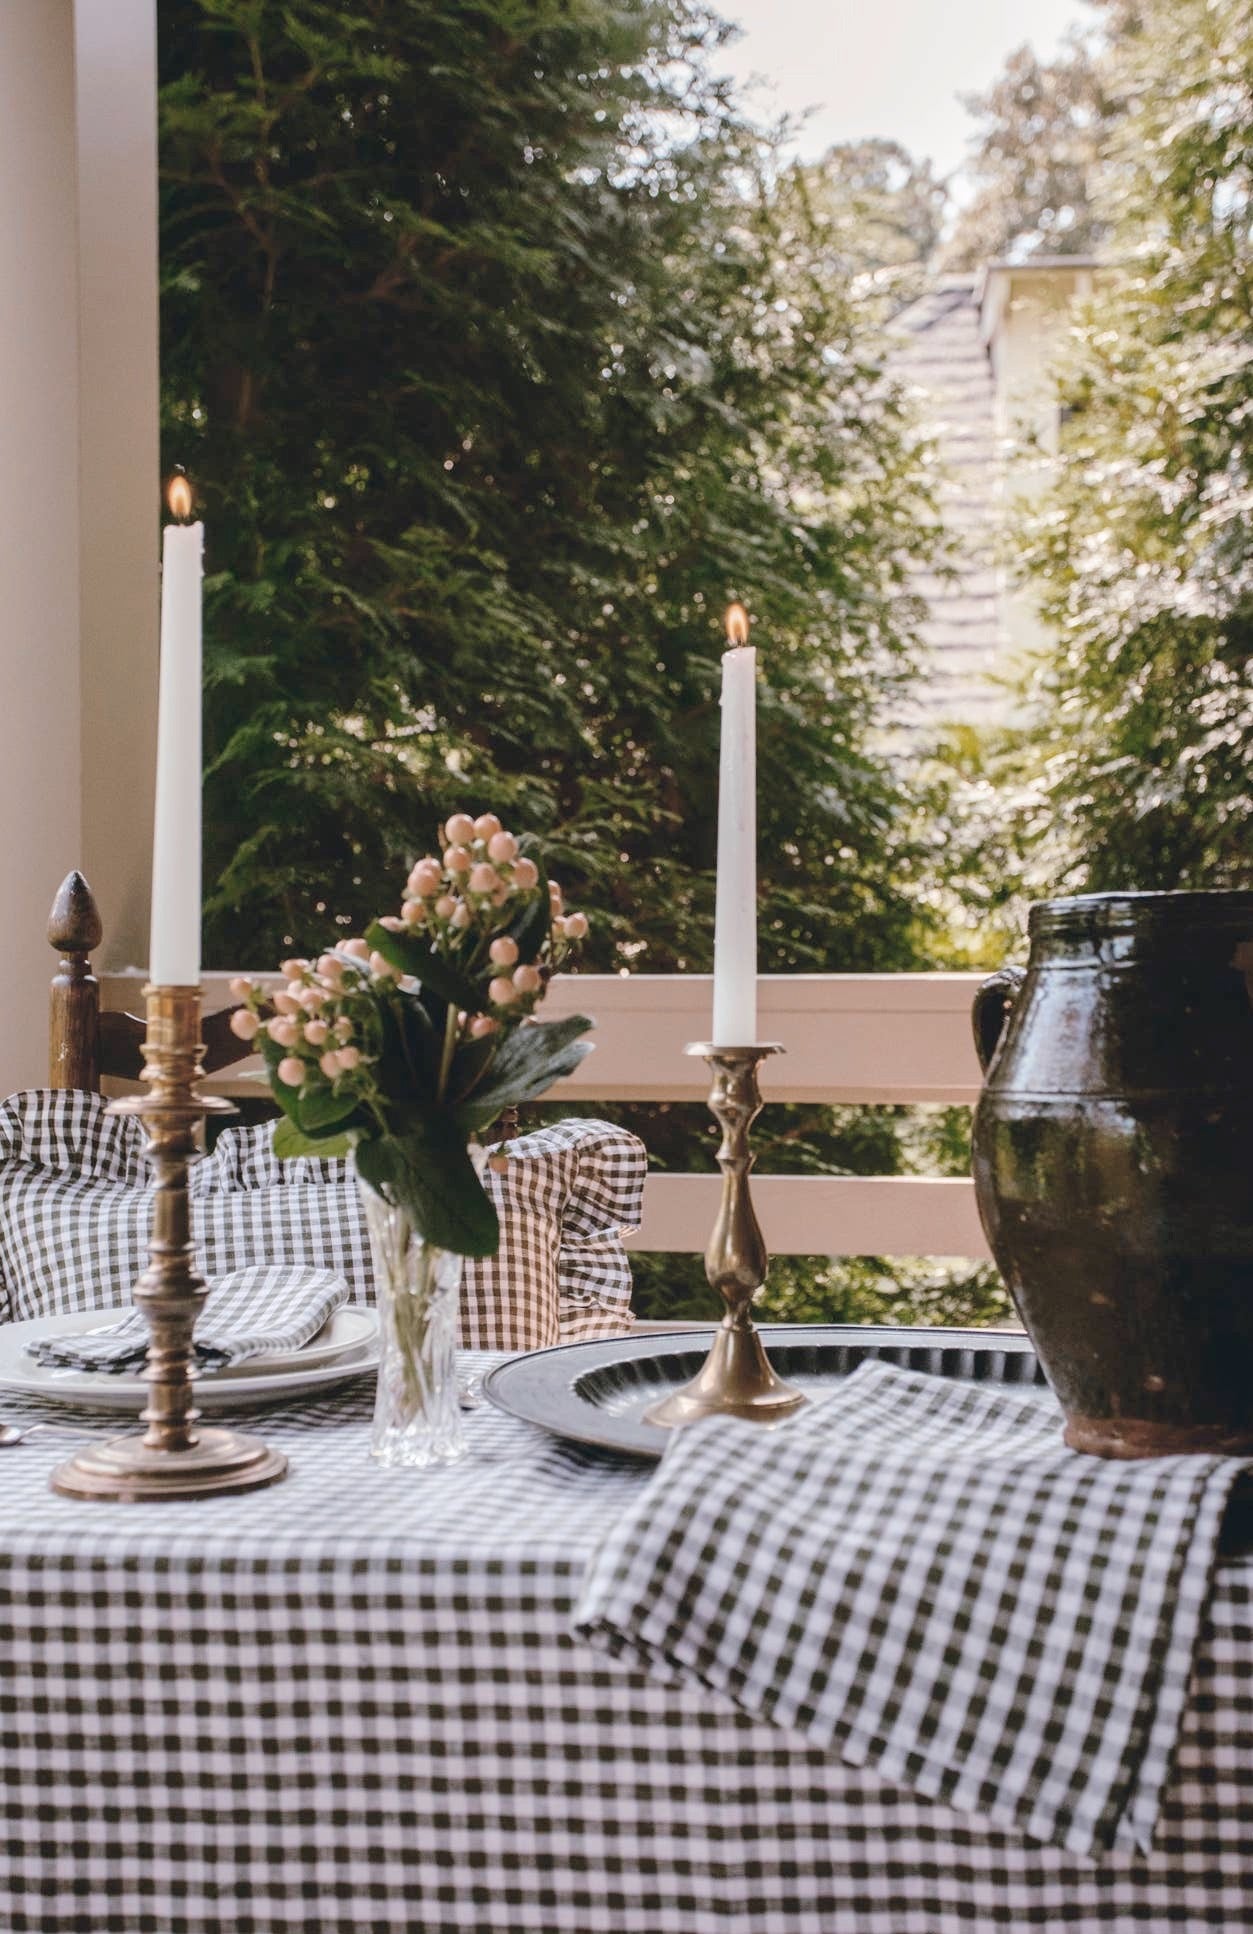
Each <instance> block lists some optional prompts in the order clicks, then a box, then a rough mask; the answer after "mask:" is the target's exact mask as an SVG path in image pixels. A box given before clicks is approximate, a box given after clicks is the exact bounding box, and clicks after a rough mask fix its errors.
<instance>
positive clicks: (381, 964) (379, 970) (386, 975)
mask: <svg viewBox="0 0 1253 1934" xmlns="http://www.w3.org/2000/svg"><path fill="white" fill-rule="evenodd" d="M370 972H371V973H372V974H373V975H374V977H375V979H376V980H396V979H398V978H399V975H400V972H401V969H400V968H399V967H393V966H392V963H391V961H390V960H388V959H387V957H386V955H384V954H379V953H374V954H371V955H370Z"/></svg>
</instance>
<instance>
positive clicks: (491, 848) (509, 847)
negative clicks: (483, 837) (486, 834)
mask: <svg viewBox="0 0 1253 1934" xmlns="http://www.w3.org/2000/svg"><path fill="white" fill-rule="evenodd" d="M517 855H518V842H517V840H516V839H515V838H514V836H513V834H512V833H493V834H492V836H491V838H490V839H489V840H488V842H487V857H488V859H489V860H495V862H496V864H497V866H508V864H509V862H510V860H512V859H516V858H517Z"/></svg>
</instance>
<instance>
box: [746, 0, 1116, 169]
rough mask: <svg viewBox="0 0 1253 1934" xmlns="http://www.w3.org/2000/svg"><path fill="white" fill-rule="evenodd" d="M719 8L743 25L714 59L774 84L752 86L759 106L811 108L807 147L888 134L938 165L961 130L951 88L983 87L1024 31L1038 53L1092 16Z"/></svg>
mask: <svg viewBox="0 0 1253 1934" xmlns="http://www.w3.org/2000/svg"><path fill="white" fill-rule="evenodd" d="M720 11H721V12H722V13H723V14H725V15H726V16H727V18H729V19H731V20H734V21H736V22H737V23H738V24H739V25H740V26H741V27H743V28H744V30H745V32H744V37H743V39H742V40H740V41H739V42H738V43H737V45H736V46H735V47H733V48H732V49H731V50H730V51H729V52H728V53H725V54H724V55H723V58H722V61H721V62H720V63H719V65H720V66H721V67H722V68H723V69H724V70H725V71H729V72H731V73H732V74H734V75H735V76H736V78H737V79H740V80H747V79H749V77H750V76H752V75H754V74H757V75H762V76H764V77H766V78H767V80H768V81H770V82H773V83H774V85H773V87H767V88H763V89H762V91H761V92H760V93H758V94H756V95H754V96H752V97H751V98H752V103H753V105H754V107H755V108H756V110H757V112H758V113H759V114H762V115H764V116H766V117H767V118H768V117H769V116H770V115H771V114H778V113H783V112H787V113H799V112H801V111H802V110H804V109H805V108H807V107H812V108H814V109H816V110H817V111H816V112H815V113H814V114H813V115H812V116H811V118H810V120H809V123H808V127H807V129H806V132H805V134H804V135H803V136H802V138H801V141H800V144H799V145H800V148H801V151H802V152H803V153H804V154H807V155H816V154H821V153H822V152H823V151H824V150H825V149H826V148H828V147H830V146H831V144H832V142H834V141H856V140H861V139H863V138H864V137H866V136H869V135H885V136H887V137H889V138H891V139H894V140H897V141H899V142H901V144H902V145H903V146H904V147H906V148H908V149H909V150H910V152H911V153H913V154H916V155H919V156H923V155H930V157H931V159H932V160H933V161H934V163H935V165H936V169H937V172H938V173H940V174H941V175H946V174H948V173H950V172H951V171H952V170H953V169H954V168H956V167H957V166H958V164H959V162H961V161H962V160H963V158H964V156H965V153H966V145H967V142H968V140H969V138H970V133H971V122H970V118H969V116H968V115H967V113H966V111H965V109H964V108H963V107H962V106H961V103H960V102H959V100H958V99H957V96H958V95H959V94H970V93H978V92H981V91H982V90H984V89H985V88H986V87H987V86H988V84H989V82H990V81H992V80H994V79H995V77H996V75H997V73H998V72H999V71H1000V68H1001V66H1002V64H1003V62H1004V59H1005V56H1006V55H1007V54H1008V53H1010V52H1012V50H1013V49H1014V48H1015V47H1019V46H1021V44H1022V42H1023V41H1024V40H1026V41H1030V42H1031V44H1032V46H1033V47H1034V48H1035V50H1036V52H1037V53H1038V54H1040V55H1041V56H1044V57H1047V56H1048V55H1050V54H1052V53H1053V52H1055V51H1056V48H1057V46H1058V43H1059V41H1060V40H1061V39H1062V36H1063V35H1064V34H1065V33H1066V31H1067V29H1068V28H1070V27H1074V26H1079V27H1084V28H1089V27H1091V26H1092V24H1093V13H1092V10H1091V9H1090V8H1089V7H1088V6H1086V5H1085V4H1084V0H723V4H722V6H721V8H720Z"/></svg>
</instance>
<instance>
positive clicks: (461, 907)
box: [448, 900, 471, 932]
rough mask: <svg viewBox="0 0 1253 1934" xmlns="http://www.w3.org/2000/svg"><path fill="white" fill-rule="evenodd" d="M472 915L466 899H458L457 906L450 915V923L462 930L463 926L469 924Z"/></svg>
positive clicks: (451, 925)
mask: <svg viewBox="0 0 1253 1934" xmlns="http://www.w3.org/2000/svg"><path fill="white" fill-rule="evenodd" d="M470 917H471V916H470V909H469V907H468V906H467V905H466V903H465V901H464V900H458V902H457V904H456V906H455V907H454V908H453V910H452V913H451V914H450V915H449V918H448V924H449V926H450V927H456V928H457V930H458V932H460V931H461V929H462V928H463V927H468V926H469V924H470Z"/></svg>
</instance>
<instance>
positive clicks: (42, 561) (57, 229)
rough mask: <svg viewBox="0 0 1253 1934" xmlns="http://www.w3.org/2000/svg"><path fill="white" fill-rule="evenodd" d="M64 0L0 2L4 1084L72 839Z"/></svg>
mask: <svg viewBox="0 0 1253 1934" xmlns="http://www.w3.org/2000/svg"><path fill="white" fill-rule="evenodd" d="M75 152H76V150H75V136H74V15H73V7H72V4H71V0H4V3H3V5H0V826H2V827H3V843H2V844H0V855H2V857H0V905H2V906H3V910H4V923H5V974H4V986H5V1003H4V1005H5V1014H4V1025H3V1028H0V1088H2V1089H3V1090H4V1092H8V1091H9V1090H10V1089H12V1088H14V1087H18V1086H22V1085H26V1084H28V1083H31V1082H35V1081H38V1080H40V1079H41V1078H42V1076H43V1072H44V1068H45V1064H46V1056H45V1052H44V1045H43V1044H44V1037H45V1032H46V1027H47V983H48V972H49V967H50V965H51V962H52V956H51V954H50V953H49V950H48V947H47V945H46V943H45V941H44V938H43V933H44V927H45V925H46V922H47V918H48V906H49V903H50V901H51V898H52V895H53V892H54V891H55V889H56V886H57V884H58V882H59V880H60V879H61V876H62V875H63V874H64V873H65V872H67V871H68V869H69V868H70V867H71V866H73V865H74V864H75V863H76V862H77V859H78V855H79V851H80V813H81V796H80V784H79V763H80V750H81V741H80V715H79V652H78V639H79V576H78V550H79V528H78V501H79V500H78V265H77V219H78V218H77V196H76V183H75Z"/></svg>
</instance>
